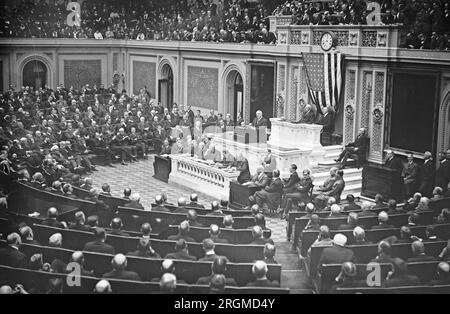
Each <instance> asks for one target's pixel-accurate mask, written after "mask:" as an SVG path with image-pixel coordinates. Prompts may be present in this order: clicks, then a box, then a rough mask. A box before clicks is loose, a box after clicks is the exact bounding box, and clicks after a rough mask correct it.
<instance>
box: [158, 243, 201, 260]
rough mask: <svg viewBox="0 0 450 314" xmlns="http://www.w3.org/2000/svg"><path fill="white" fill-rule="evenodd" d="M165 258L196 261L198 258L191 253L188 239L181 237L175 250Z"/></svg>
mask: <svg viewBox="0 0 450 314" xmlns="http://www.w3.org/2000/svg"><path fill="white" fill-rule="evenodd" d="M164 258H165V259H174V260H186V261H195V260H197V258H196V257H195V256H191V255H189V251H188V245H187V242H186V240H184V239H179V240H177V242H175V252H173V253H169V254H167V255H166V256H165V257H164Z"/></svg>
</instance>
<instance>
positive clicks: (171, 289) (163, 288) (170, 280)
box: [159, 273, 177, 294]
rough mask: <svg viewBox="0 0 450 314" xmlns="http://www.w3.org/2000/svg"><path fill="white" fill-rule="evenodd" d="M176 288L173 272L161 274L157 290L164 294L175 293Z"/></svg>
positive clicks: (175, 278)
mask: <svg viewBox="0 0 450 314" xmlns="http://www.w3.org/2000/svg"><path fill="white" fill-rule="evenodd" d="M176 289H177V277H176V276H175V275H174V274H170V273H166V274H163V275H162V276H161V281H160V282H159V291H160V292H161V293H164V294H172V293H175V290H176Z"/></svg>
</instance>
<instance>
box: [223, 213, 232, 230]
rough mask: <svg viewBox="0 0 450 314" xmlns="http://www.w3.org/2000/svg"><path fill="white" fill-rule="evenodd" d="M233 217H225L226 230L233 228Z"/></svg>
mask: <svg viewBox="0 0 450 314" xmlns="http://www.w3.org/2000/svg"><path fill="white" fill-rule="evenodd" d="M233 223H234V220H233V216H231V215H226V216H225V217H223V225H224V226H225V228H230V227H233Z"/></svg>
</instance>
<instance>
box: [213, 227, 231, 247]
mask: <svg viewBox="0 0 450 314" xmlns="http://www.w3.org/2000/svg"><path fill="white" fill-rule="evenodd" d="M219 236H220V228H219V226H218V225H214V224H213V225H211V226H210V227H209V239H211V240H212V241H213V242H214V243H222V244H228V243H229V242H228V240H227V239H222V238H220V237H219Z"/></svg>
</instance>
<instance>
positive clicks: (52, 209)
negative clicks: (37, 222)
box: [47, 207, 58, 218]
mask: <svg viewBox="0 0 450 314" xmlns="http://www.w3.org/2000/svg"><path fill="white" fill-rule="evenodd" d="M47 217H48V218H57V217H58V210H57V209H56V208H55V207H50V208H49V209H48V211H47Z"/></svg>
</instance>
